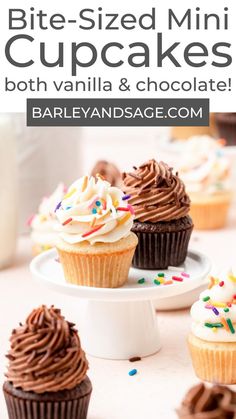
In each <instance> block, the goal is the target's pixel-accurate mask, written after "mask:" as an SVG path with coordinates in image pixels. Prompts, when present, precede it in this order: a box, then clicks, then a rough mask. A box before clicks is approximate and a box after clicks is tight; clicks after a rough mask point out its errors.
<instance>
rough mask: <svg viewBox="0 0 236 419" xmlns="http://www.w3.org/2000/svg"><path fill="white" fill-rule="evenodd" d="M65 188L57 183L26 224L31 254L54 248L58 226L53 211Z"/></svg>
mask: <svg viewBox="0 0 236 419" xmlns="http://www.w3.org/2000/svg"><path fill="white" fill-rule="evenodd" d="M65 192H66V188H65V185H64V184H63V183H59V185H58V186H57V188H56V189H55V191H54V192H53V193H52V194H51V195H50V196H45V197H44V198H43V199H42V201H41V203H40V205H39V208H38V212H37V213H36V214H35V215H33V216H32V217H30V219H29V220H28V222H27V224H28V225H29V226H30V228H31V240H32V252H33V255H38V254H39V253H41V252H44V251H45V250H49V249H51V248H53V247H55V243H56V240H57V236H58V234H57V231H56V227H57V225H58V221H57V217H56V214H55V209H56V206H57V204H58V202H60V201H61V200H62V198H63V196H64V195H65Z"/></svg>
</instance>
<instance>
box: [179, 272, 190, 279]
mask: <svg viewBox="0 0 236 419" xmlns="http://www.w3.org/2000/svg"><path fill="white" fill-rule="evenodd" d="M181 275H182V276H183V277H185V278H189V277H190V275H189V274H187V273H186V272H181Z"/></svg>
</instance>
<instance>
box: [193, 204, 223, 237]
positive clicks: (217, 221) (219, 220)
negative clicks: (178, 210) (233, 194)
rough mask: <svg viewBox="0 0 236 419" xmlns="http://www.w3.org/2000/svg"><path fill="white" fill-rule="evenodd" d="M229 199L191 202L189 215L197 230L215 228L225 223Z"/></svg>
mask: <svg viewBox="0 0 236 419" xmlns="http://www.w3.org/2000/svg"><path fill="white" fill-rule="evenodd" d="M229 207H230V200H228V201H225V202H220V201H218V202H210V200H209V201H207V202H206V203H195V202H194V203H193V202H192V203H191V209H190V215H191V217H192V219H193V222H194V228H195V229H197V230H215V229H218V228H223V227H225V225H226V222H227V217H228V211H229Z"/></svg>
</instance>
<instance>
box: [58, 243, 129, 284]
mask: <svg viewBox="0 0 236 419" xmlns="http://www.w3.org/2000/svg"><path fill="white" fill-rule="evenodd" d="M124 240H125V239H124ZM129 240H130V239H129ZM131 240H132V246H130V244H129V247H128V248H126V249H124V250H122V251H117V252H115V250H113V251H110V252H108V251H107V252H106V253H105V251H104V252H103V253H95V252H94V253H92V250H91V249H90V253H82V252H79V251H77V252H74V253H73V252H72V251H69V250H67V249H64V248H61V247H58V248H57V250H58V253H59V258H60V262H61V263H62V266H63V270H64V275H65V279H66V281H67V282H69V283H72V284H77V285H84V286H88V287H100V288H117V287H121V286H122V285H124V283H125V282H126V281H127V279H128V273H129V269H130V266H131V261H132V257H133V254H134V250H135V247H136V243H137V238H136V237H135V236H134V238H131ZM107 249H109V247H107Z"/></svg>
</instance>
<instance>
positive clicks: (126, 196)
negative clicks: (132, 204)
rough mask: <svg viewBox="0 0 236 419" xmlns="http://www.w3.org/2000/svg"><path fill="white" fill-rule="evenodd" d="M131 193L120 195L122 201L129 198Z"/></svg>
mask: <svg viewBox="0 0 236 419" xmlns="http://www.w3.org/2000/svg"><path fill="white" fill-rule="evenodd" d="M130 198H131V195H124V196H122V201H126V200H127V199H130Z"/></svg>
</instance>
